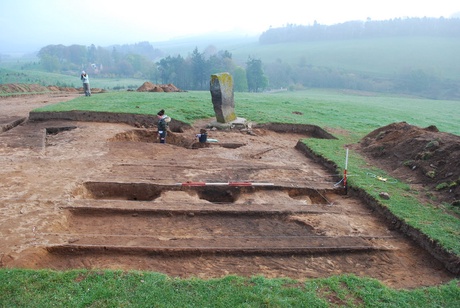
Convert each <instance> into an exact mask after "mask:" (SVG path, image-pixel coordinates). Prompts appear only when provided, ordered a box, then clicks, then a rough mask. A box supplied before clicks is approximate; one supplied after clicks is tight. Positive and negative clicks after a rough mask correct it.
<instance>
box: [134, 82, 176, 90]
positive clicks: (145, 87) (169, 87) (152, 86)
mask: <svg viewBox="0 0 460 308" xmlns="http://www.w3.org/2000/svg"><path fill="white" fill-rule="evenodd" d="M136 91H137V92H183V91H182V90H181V89H179V88H178V87H176V86H175V85H173V84H172V83H169V84H154V83H151V82H149V81H146V82H144V83H143V84H142V86H140V87H139V88H137V90H136Z"/></svg>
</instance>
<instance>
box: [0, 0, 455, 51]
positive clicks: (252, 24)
mask: <svg viewBox="0 0 460 308" xmlns="http://www.w3.org/2000/svg"><path fill="white" fill-rule="evenodd" d="M458 12H460V1H459V0H421V1H412V0H407V1H406V0H320V1H314V2H313V1H301V0H280V1H267V0H264V1H259V0H244V1H242V0H230V1H228V0H227V1H216V0H193V1H191V0H175V1H151V0H150V1H149V0H128V1H114V0H78V1H76V0H75V1H68V0H1V1H0V25H1V29H2V30H1V34H0V54H20V53H25V52H33V51H36V50H38V49H40V48H41V47H44V46H46V45H49V44H64V45H71V44H80V45H87V46H89V45H91V44H95V45H96V46H108V45H111V44H130V43H137V42H141V41H149V42H160V41H166V40H170V39H175V38H178V37H185V36H192V35H198V34H205V33H214V32H222V33H226V32H232V31H238V32H239V33H241V34H247V35H256V34H260V33H261V32H263V31H265V30H267V29H269V28H270V27H281V26H284V25H287V24H296V25H309V24H313V22H314V21H317V22H318V23H320V24H324V25H330V24H336V23H341V22H345V21H350V20H366V19H367V18H370V19H372V20H386V19H392V18H399V17H401V18H404V17H441V16H442V17H445V18H450V17H451V16H452V15H453V14H455V13H458Z"/></svg>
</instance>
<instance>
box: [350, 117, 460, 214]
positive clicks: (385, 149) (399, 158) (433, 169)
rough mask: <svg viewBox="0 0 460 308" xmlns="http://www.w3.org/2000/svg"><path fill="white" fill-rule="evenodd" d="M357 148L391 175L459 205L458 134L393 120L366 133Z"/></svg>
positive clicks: (459, 157) (459, 145) (459, 150)
mask: <svg viewBox="0 0 460 308" xmlns="http://www.w3.org/2000/svg"><path fill="white" fill-rule="evenodd" d="M358 150H359V151H361V152H362V153H363V154H364V155H365V156H367V157H370V158H372V159H373V161H375V163H376V164H377V165H378V166H379V167H382V168H383V169H384V170H386V171H389V172H391V174H392V175H393V176H395V177H397V178H400V179H402V180H404V181H406V182H407V183H409V184H415V185H421V186H422V187H424V189H425V190H426V189H427V190H429V191H431V192H432V194H433V195H435V196H436V200H439V201H440V202H448V203H451V204H454V205H458V203H459V200H460V136H457V135H453V134H449V133H443V132H440V131H439V130H438V129H437V128H436V127H435V126H429V127H427V128H420V127H417V126H413V125H409V124H407V123H406V122H401V123H393V124H390V125H387V126H384V127H381V128H379V129H376V130H375V131H373V132H371V133H370V134H368V135H367V136H365V137H364V138H363V139H362V140H361V142H360V146H359V148H358Z"/></svg>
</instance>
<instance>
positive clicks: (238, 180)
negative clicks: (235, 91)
mask: <svg viewBox="0 0 460 308" xmlns="http://www.w3.org/2000/svg"><path fill="white" fill-rule="evenodd" d="M75 95H76V94H65V93H60V94H53V95H38V96H24V97H14V98H0V110H1V115H2V116H1V117H0V127H1V128H2V130H1V132H2V133H0V160H1V162H2V168H1V170H0V187H1V190H2V196H1V199H0V207H1V209H2V213H3V215H2V216H1V217H0V222H1V224H0V234H1V236H2V241H1V242H0V251H1V255H0V257H1V259H0V262H1V263H0V265H1V266H2V267H20V268H32V269H40V268H50V269H56V270H66V269H72V268H87V269H123V270H149V271H158V272H162V273H165V274H168V275H171V276H178V277H184V278H185V277H200V278H211V277H222V276H224V275H230V274H235V275H242V276H253V275H264V276H266V277H291V278H294V279H300V280H304V279H309V278H316V277H327V276H330V275H336V274H345V273H353V274H355V275H358V276H362V277H373V278H376V279H379V280H380V281H382V282H383V283H385V284H387V285H389V286H392V287H396V288H413V287H420V286H430V285H436V284H440V283H444V282H446V281H449V280H451V279H452V278H454V277H456V275H455V274H452V273H451V272H449V271H448V270H446V265H445V264H444V263H443V262H441V261H438V260H437V259H436V258H435V257H434V256H433V254H432V253H431V254H430V253H428V252H427V251H426V250H425V249H422V248H421V246H420V245H419V244H417V243H415V242H414V241H412V240H411V239H410V238H409V237H408V236H406V235H405V234H403V233H402V232H400V231H398V230H397V229H395V228H394V227H393V226H390V225H389V224H388V220H387V219H386V218H385V217H383V216H382V215H380V214H379V213H377V211H375V210H374V208H373V207H371V206H369V204H368V203H366V202H364V201H362V200H361V199H360V198H358V197H354V196H352V195H344V191H343V189H342V188H341V187H340V186H337V185H335V184H336V183H337V182H338V181H339V180H340V178H341V177H340V175H336V174H334V173H333V172H332V173H331V171H329V169H328V168H326V167H325V166H324V165H322V164H319V163H318V162H316V161H315V160H314V159H313V158H310V157H309V156H308V155H307V154H308V153H307V152H308V151H306V150H303V148H302V146H299V143H298V141H299V140H300V139H302V138H312V137H317V138H318V137H320V138H327V136H329V135H330V132H329V133H327V132H324V131H322V130H321V129H319V128H315V127H309V126H305V127H299V126H292V127H285V128H283V129H281V128H280V127H279V126H272V127H270V126H264V127H258V126H256V125H255V126H253V127H252V128H245V129H241V130H240V129H232V130H209V132H208V133H209V138H211V139H216V140H217V141H218V142H215V143H209V144H206V146H199V145H198V144H197V143H196V142H195V141H196V138H195V134H196V133H198V132H199V129H200V128H202V127H205V126H206V125H207V124H209V123H211V122H212V121H213V119H203V120H202V121H199V122H197V123H194V125H193V126H192V127H189V126H186V125H181V124H180V123H178V122H172V125H171V129H172V131H171V132H170V133H169V135H168V137H167V142H168V143H167V144H160V143H158V141H157V137H156V129H155V128H152V127H151V126H152V125H149V124H152V123H150V122H149V121H148V120H147V119H142V118H140V119H132V118H129V117H127V118H126V119H123V115H119V116H118V117H116V118H114V117H110V118H108V116H105V115H103V114H102V115H90V116H88V115H86V114H82V113H78V114H77V113H76V114H74V116H75V119H77V120H78V121H70V120H68V116H69V115H68V114H67V115H65V117H64V116H63V115H54V116H49V117H48V118H44V119H42V120H39V119H38V118H37V116H36V115H35V118H34V117H32V116H31V118H30V119H27V117H28V116H29V111H30V110H32V109H34V108H36V107H39V106H43V105H44V104H51V103H55V102H59V101H64V100H68V99H71V98H73V97H75ZM210 108H212V106H210ZM85 116H86V120H84V119H85ZM104 116H105V120H102V119H103V118H104ZM171 116H173V115H171ZM53 117H54V119H53ZM98 117H99V118H98ZM64 118H66V119H67V120H65V119H64ZM32 119H34V120H33V121H32ZM114 122H119V123H114ZM136 126H137V127H136ZM281 130H285V131H286V132H285V133H283V132H281ZM320 132H322V133H320ZM443 140H444V139H443ZM369 157H370V159H374V157H373V156H372V155H370V156H369ZM384 162H385V161H384V160H383V159H382V162H381V163H382V164H383V163H384ZM387 165H388V166H392V165H391V163H388V164H387ZM389 169H391V168H389Z"/></svg>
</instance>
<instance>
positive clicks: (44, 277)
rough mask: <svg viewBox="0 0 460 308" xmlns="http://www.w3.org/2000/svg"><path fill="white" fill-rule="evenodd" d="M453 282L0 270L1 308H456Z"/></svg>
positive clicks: (457, 300) (456, 292) (455, 283)
mask: <svg viewBox="0 0 460 308" xmlns="http://www.w3.org/2000/svg"><path fill="white" fill-rule="evenodd" d="M459 304H460V292H459V286H458V281H451V282H449V283H447V284H444V285H441V286H437V287H429V288H420V289H414V290H392V289H390V288H387V287H385V286H384V285H382V284H381V283H379V282H378V281H376V280H373V279H363V278H357V277H356V276H353V275H344V276H336V277H331V278H327V279H312V280H307V281H306V282H299V281H295V280H291V279H266V278H263V277H259V276H257V277H252V278H242V277H236V276H227V277H225V278H221V279H211V280H202V279H195V278H194V279H177V278H170V277H167V276H165V275H161V274H158V273H149V272H135V271H130V272H121V271H86V270H74V271H66V272H55V271H45V270H39V271H30V270H11V269H2V270H0V305H1V306H2V307H37V308H38V307H334V306H335V307H337V306H340V307H385V308H387V307H458V305H459Z"/></svg>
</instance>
